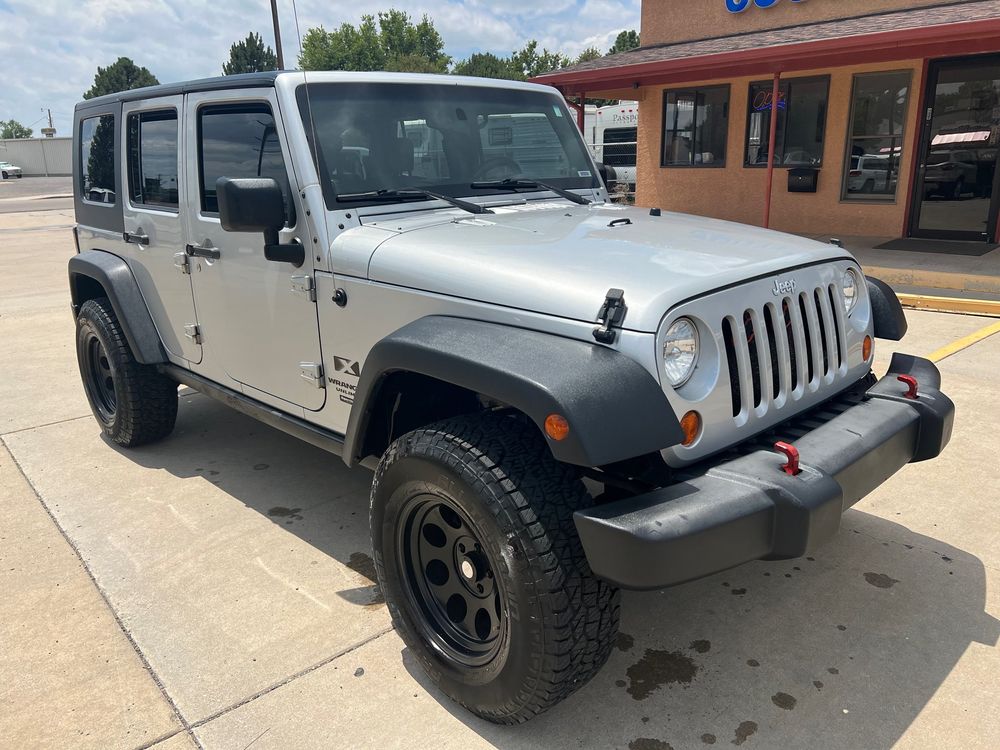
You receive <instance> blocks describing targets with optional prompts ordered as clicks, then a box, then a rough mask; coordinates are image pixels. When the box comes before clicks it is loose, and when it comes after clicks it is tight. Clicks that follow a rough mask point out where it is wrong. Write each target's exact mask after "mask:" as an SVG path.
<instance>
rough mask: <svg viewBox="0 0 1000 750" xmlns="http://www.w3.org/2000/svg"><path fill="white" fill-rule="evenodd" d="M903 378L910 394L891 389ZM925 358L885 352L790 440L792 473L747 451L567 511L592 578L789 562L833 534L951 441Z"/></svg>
mask: <svg viewBox="0 0 1000 750" xmlns="http://www.w3.org/2000/svg"><path fill="white" fill-rule="evenodd" d="M899 375H911V376H913V377H914V378H916V380H917V382H918V384H919V386H918V388H919V391H918V396H917V398H916V399H915V400H914V399H908V398H906V397H905V396H904V394H905V393H906V391H907V386H906V385H904V384H903V383H901V382H899V381H898V380H897V376H899ZM940 385H941V375H940V373H939V372H938V369H937V368H936V367H935V366H934V364H933V363H932V362H930V361H928V360H926V359H921V358H919V357H913V356H910V355H906V354H895V355H893V357H892V362H891V363H890V365H889V372H888V373H887V374H886V376H885V377H884V378H882V379H881V380H880V381H878V383H876V384H875V385H874V386H872V387H871V388H869V389H868V391H867V393H865V395H864V398H863V399H861V400H860V401H859V402H858V403H857V404H856V405H854V406H851V407H850V408H847V409H846V410H844V411H843V412H841V413H840V414H838V415H837V416H835V417H833V418H831V419H829V421H825V422H823V423H821V424H819V425H818V426H815V428H814V429H811V430H810V431H808V432H806V434H804V435H802V436H801V437H798V438H791V437H787V436H783V435H782V428H781V427H780V426H779V427H778V428H777V429H776V433H777V437H776V438H775V439H776V440H785V441H787V442H794V444H795V447H796V448H798V450H799V454H800V455H801V472H800V473H799V474H797V475H796V476H789V475H787V474H785V473H784V472H783V471H782V470H781V466H782V465H783V464H784V463H785V458H784V456H782V455H780V454H778V453H776V452H772V451H767V450H757V451H754V452H752V453H749V454H747V455H743V456H740V457H739V458H735V459H733V460H729V461H725V462H722V463H718V464H716V465H714V466H712V467H711V468H710V469H708V470H707V471H705V472H704V473H703V474H701V475H699V476H696V477H694V478H692V479H690V480H687V481H682V482H678V483H677V484H674V485H671V486H669V487H664V488H662V489H659V490H655V491H654V492H650V493H647V494H644V495H638V496H636V497H631V498H628V499H626V500H620V501H617V502H613V503H608V504H606V505H599V506H596V507H592V508H588V509H587V510H582V511H577V513H576V514H575V516H574V520H575V522H576V528H577V531H578V533H579V535H580V540H581V541H582V543H583V548H584V551H585V553H586V555H587V560H588V562H589V563H590V567H591V570H593V572H594V573H595V574H596V575H597V576H599V577H601V578H604V579H605V580H608V581H610V582H612V583H614V584H617V585H619V586H622V587H624V588H630V589H655V588H662V587H664V586H671V585H674V584H677V583H683V582H685V581H690V580H693V579H695V578H701V577H703V576H707V575H710V574H712V573H717V572H718V571H720V570H725V569H727V568H731V567H733V566H734V565H740V564H741V563H744V562H749V561H750V560H759V559H765V558H770V559H783V558H791V557H800V556H801V555H804V554H807V553H808V552H809V551H811V550H813V549H814V548H815V547H816V546H818V545H819V544H820V543H822V542H824V541H826V540H827V539H829V538H830V537H831V536H833V535H834V534H835V533H836V532H837V530H838V528H839V527H840V516H841V514H842V513H843V512H844V511H845V510H846V509H847V508H850V507H851V506H852V505H854V504H855V503H857V502H858V501H859V500H860V499H861V498H863V497H864V496H865V495H867V494H868V493H869V492H871V491H872V490H873V489H875V488H876V487H878V486H879V485H880V484H882V483H883V482H884V481H885V480H886V479H888V478H889V477H890V476H892V475H893V474H895V473H896V472H897V471H898V470H899V469H900V468H902V467H903V466H905V465H906V464H907V463H910V462H913V461H924V460H927V459H929V458H934V457H935V456H937V455H938V454H939V453H940V452H941V451H942V450H943V449H944V447H945V445H947V444H948V441H949V439H950V438H951V430H952V423H953V421H954V416H955V406H954V404H953V403H952V402H951V399H949V398H948V397H947V396H945V395H944V394H943V393H941V391H940V390H939V387H940Z"/></svg>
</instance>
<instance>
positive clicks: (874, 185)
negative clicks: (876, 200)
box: [847, 155, 898, 193]
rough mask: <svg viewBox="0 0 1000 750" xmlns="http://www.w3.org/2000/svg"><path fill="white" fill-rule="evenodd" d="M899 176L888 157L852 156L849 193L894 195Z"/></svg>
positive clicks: (848, 176) (848, 182)
mask: <svg viewBox="0 0 1000 750" xmlns="http://www.w3.org/2000/svg"><path fill="white" fill-rule="evenodd" d="M897 179H898V178H897V176H896V173H895V171H894V170H893V169H892V164H891V163H890V160H889V157H888V156H871V155H868V156H852V157H851V170H850V172H848V173H847V192H848V193H892V192H894V191H895V190H896V181H897Z"/></svg>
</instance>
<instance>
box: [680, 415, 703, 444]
mask: <svg viewBox="0 0 1000 750" xmlns="http://www.w3.org/2000/svg"><path fill="white" fill-rule="evenodd" d="M681 430H683V431H684V439H683V440H682V441H681V445H683V446H685V447H687V446H689V445H691V443H693V442H694V441H695V440H696V439H697V438H698V435H699V434H700V433H701V414H699V413H698V412H696V411H689V412H688V413H687V414H685V415H684V416H683V417H681Z"/></svg>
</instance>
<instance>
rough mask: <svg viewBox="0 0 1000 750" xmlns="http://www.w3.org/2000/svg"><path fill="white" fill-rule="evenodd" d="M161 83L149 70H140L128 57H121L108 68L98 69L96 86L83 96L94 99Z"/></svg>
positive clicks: (95, 77)
mask: <svg viewBox="0 0 1000 750" xmlns="http://www.w3.org/2000/svg"><path fill="white" fill-rule="evenodd" d="M158 83H159V81H158V80H156V76H154V75H153V74H152V73H150V72H149V69H148V68H140V67H139V66H138V65H136V64H135V63H134V62H132V61H131V60H130V59H129V58H127V57H119V58H118V59H117V60H115V61H114V62H113V63H112V64H111V65H109V66H108V67H106V68H101V67H98V68H97V75H95V76H94V85H93V86H91V87H90V89H88V90H87V92H86V93H85V94H84V95H83V98H84V99H93V98H94V97H96V96H104V95H105V94H116V93H118V92H119V91H128V90H129V89H139V88H142V87H143V86H155V85H157V84H158Z"/></svg>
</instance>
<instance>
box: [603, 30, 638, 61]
mask: <svg viewBox="0 0 1000 750" xmlns="http://www.w3.org/2000/svg"><path fill="white" fill-rule="evenodd" d="M638 46H639V34H638V33H637V32H636V31H635V30H634V29H628V30H627V31H621V32H619V33H618V36H616V37H615V43H614V44H613V45H611V49H609V50H608V54H609V55H617V54H618V53H619V52H628V51H629V50H630V49H635V48H636V47H638Z"/></svg>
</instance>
